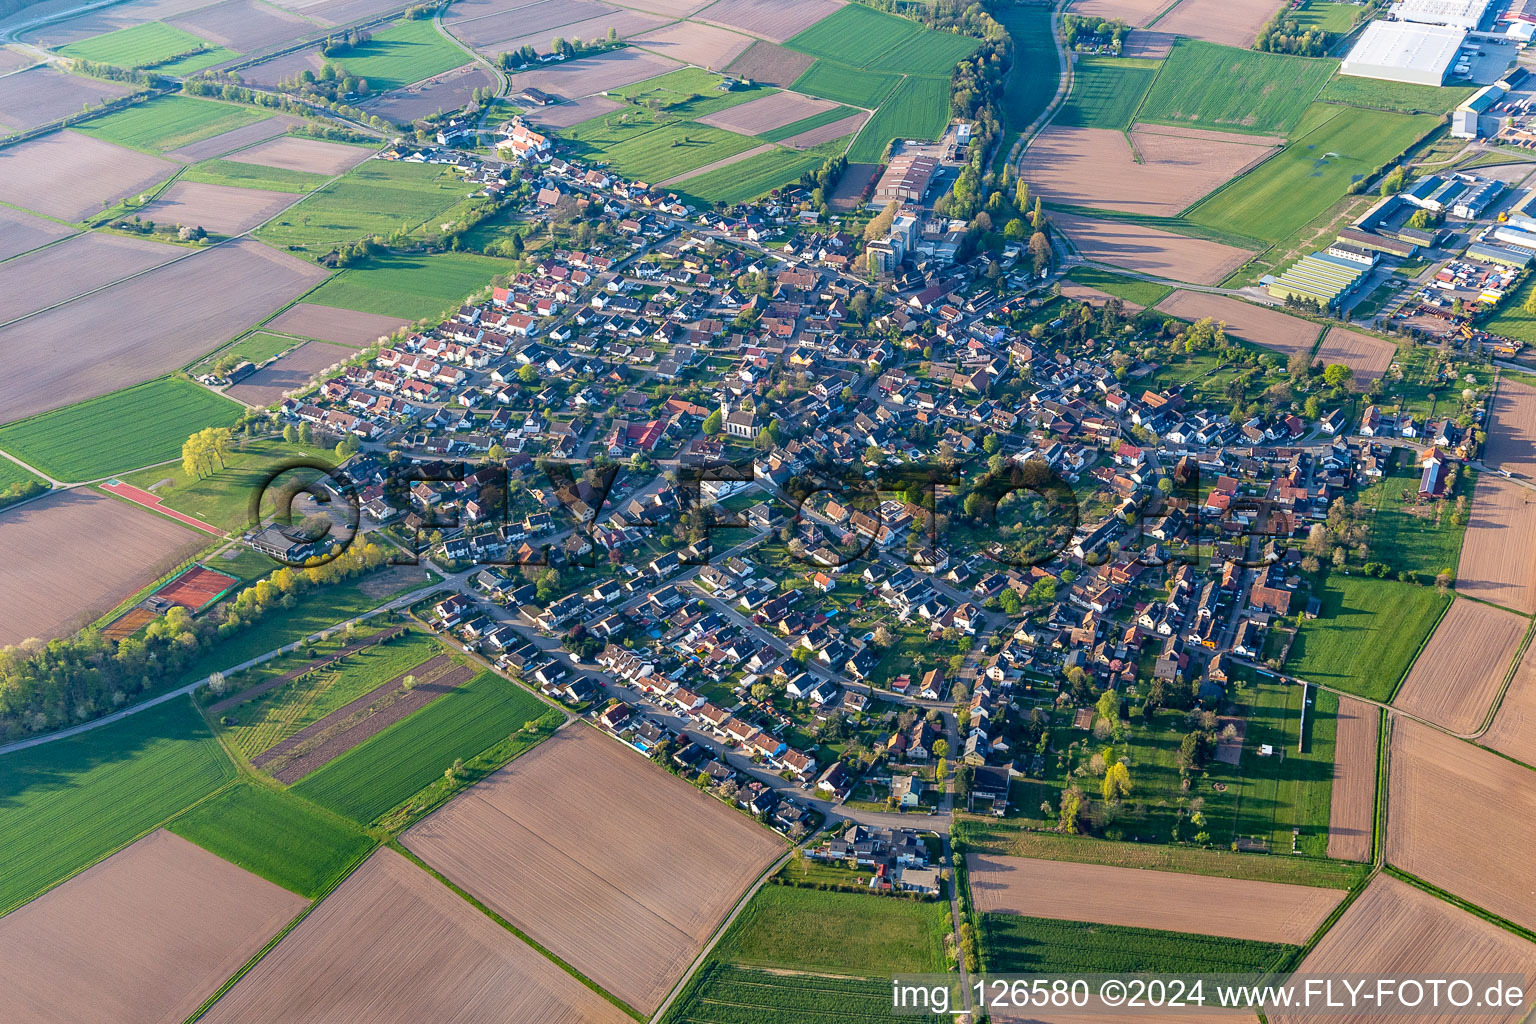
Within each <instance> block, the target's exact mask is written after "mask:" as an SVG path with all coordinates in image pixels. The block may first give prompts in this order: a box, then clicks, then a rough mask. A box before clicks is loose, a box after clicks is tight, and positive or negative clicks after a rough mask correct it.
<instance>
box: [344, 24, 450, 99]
mask: <svg viewBox="0 0 1536 1024" xmlns="http://www.w3.org/2000/svg"><path fill="white" fill-rule="evenodd" d="M333 59H334V61H335V62H336V63H337V64H340V65H341V66H342V67H344V68H346V69H347V71H348V72H350V73H351V74H354V75H356V76H357V77H358V78H362V79H366V80H367V82H368V91H369V92H370V93H372V94H373V95H375V96H377V95H378V94H379V93H382V92H386V91H388V90H390V89H398V88H400V87H401V86H405V85H410V84H412V83H414V82H419V81H421V80H422V79H423V78H431V77H432V76H433V75H440V74H442V73H443V72H444V71H452V70H453V69H454V68H457V67H462V66H463V65H465V64H468V63H469V59H470V58H469V54H467V53H465V52H464V51H463V50H461V49H460V48H459V47H458V46H457V45H456V44H455V43H454V42H453V41H452V40H450V39H448V38H447V37H446V36H444V35H443V34H442V33H441V32H439V31H438V30H437V26H436V25H435V24H434V23H433V21H432V19H431V18H415V19H408V20H405V21H401V22H398V23H397V24H395V25H392V26H390V27H389V28H387V29H384V30H383V31H381V32H374V33H373V38H372V39H370V40H369V41H368V42H366V43H364V44H363V45H362V46H359V47H356V48H355V49H352V50H348V51H346V52H345V53H341V54H337V55H336V57H335V58H333Z"/></svg>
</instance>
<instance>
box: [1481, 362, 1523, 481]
mask: <svg viewBox="0 0 1536 1024" xmlns="http://www.w3.org/2000/svg"><path fill="white" fill-rule="evenodd" d="M1483 461H1484V462H1486V463H1487V464H1488V465H1490V466H1495V467H1497V468H1499V469H1507V470H1509V471H1510V472H1511V473H1520V474H1522V475H1524V476H1536V387H1532V386H1531V385H1529V384H1526V383H1525V382H1523V381H1518V380H1512V379H1509V378H1505V379H1503V380H1500V381H1499V390H1498V393H1497V394H1496V395H1494V398H1493V422H1492V423H1491V424H1490V426H1489V427H1488V443H1487V444H1486V445H1484V447H1483Z"/></svg>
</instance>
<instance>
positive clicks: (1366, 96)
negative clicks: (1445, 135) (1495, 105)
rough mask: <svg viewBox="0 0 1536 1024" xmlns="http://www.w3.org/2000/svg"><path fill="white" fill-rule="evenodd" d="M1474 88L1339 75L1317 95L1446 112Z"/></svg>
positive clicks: (1371, 104)
mask: <svg viewBox="0 0 1536 1024" xmlns="http://www.w3.org/2000/svg"><path fill="white" fill-rule="evenodd" d="M1474 91H1475V90H1474V89H1473V87H1471V86H1454V85H1446V86H1440V85H1413V84H1411V83H1408V82H1386V81H1382V80H1381V79H1377V78H1357V77H1355V76H1353V75H1339V76H1337V77H1336V78H1334V80H1333V81H1331V82H1329V83H1328V84H1327V85H1326V86H1325V87H1324V88H1323V91H1322V93H1321V94H1319V95H1318V97H1317V98H1318V99H1320V100H1326V101H1327V102H1329V103H1347V104H1349V105H1350V106H1352V107H1372V108H1374V109H1376V110H1395V111H1397V112H1399V113H1403V114H1443V113H1445V112H1446V111H1447V110H1450V109H1452V108H1453V107H1455V106H1456V104H1458V103H1460V102H1461V101H1462V100H1464V99H1466V98H1467V97H1468V96H1470V95H1472V93H1473V92H1474Z"/></svg>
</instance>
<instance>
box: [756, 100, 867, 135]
mask: <svg viewBox="0 0 1536 1024" xmlns="http://www.w3.org/2000/svg"><path fill="white" fill-rule="evenodd" d="M856 113H858V111H857V110H855V109H854V108H852V107H833V108H832V109H831V110H823V111H822V112H821V113H819V114H812V115H811V116H810V117H807V118H804V119H802V120H799V121H795V122H794V123H792V124H786V125H784V126H783V127H782V128H775V129H773V130H772V131H766V132H763V133H762V134H761V135H759V136H758V138H760V139H767V140H768V141H769V142H782V141H783V140H785V139H787V138H789V137H790V136H793V135H799V134H800V133H801V132H808V131H810V130H811V129H812V128H820V127H821V126H822V125H824V124H831V123H832V122H833V121H841V120H842V119H843V118H845V117H850V116H852V115H854V114H856Z"/></svg>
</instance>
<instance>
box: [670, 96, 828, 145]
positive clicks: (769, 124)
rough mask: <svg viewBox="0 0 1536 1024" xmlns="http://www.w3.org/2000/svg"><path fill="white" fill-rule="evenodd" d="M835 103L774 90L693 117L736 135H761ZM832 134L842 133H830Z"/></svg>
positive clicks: (820, 111)
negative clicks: (758, 97)
mask: <svg viewBox="0 0 1536 1024" xmlns="http://www.w3.org/2000/svg"><path fill="white" fill-rule="evenodd" d="M837 107H838V104H836V103H833V102H831V101H830V100H818V99H814V98H813V97H810V96H802V95H800V94H799V93H797V92H776V93H774V94H773V95H771V96H764V97H762V98H761V99H755V100H748V101H747V102H745V103H739V104H737V105H736V106H734V107H726V108H725V109H724V110H720V111H716V112H715V113H713V114H708V115H706V116H704V117H701V118H698V119H697V120H698V122H699V123H700V124H707V125H713V126H714V127H716V128H724V129H725V130H726V131H728V132H736V133H737V134H739V135H761V134H763V133H764V132H770V131H773V130H774V129H775V128H782V127H784V126H785V125H787V124H794V123H795V122H796V121H803V120H805V119H806V118H808V117H814V116H815V115H817V114H820V113H822V112H824V111H827V110H836V109H837ZM843 134H844V135H846V134H847V132H844V133H843ZM833 138H842V136H841V135H834V136H833Z"/></svg>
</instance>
